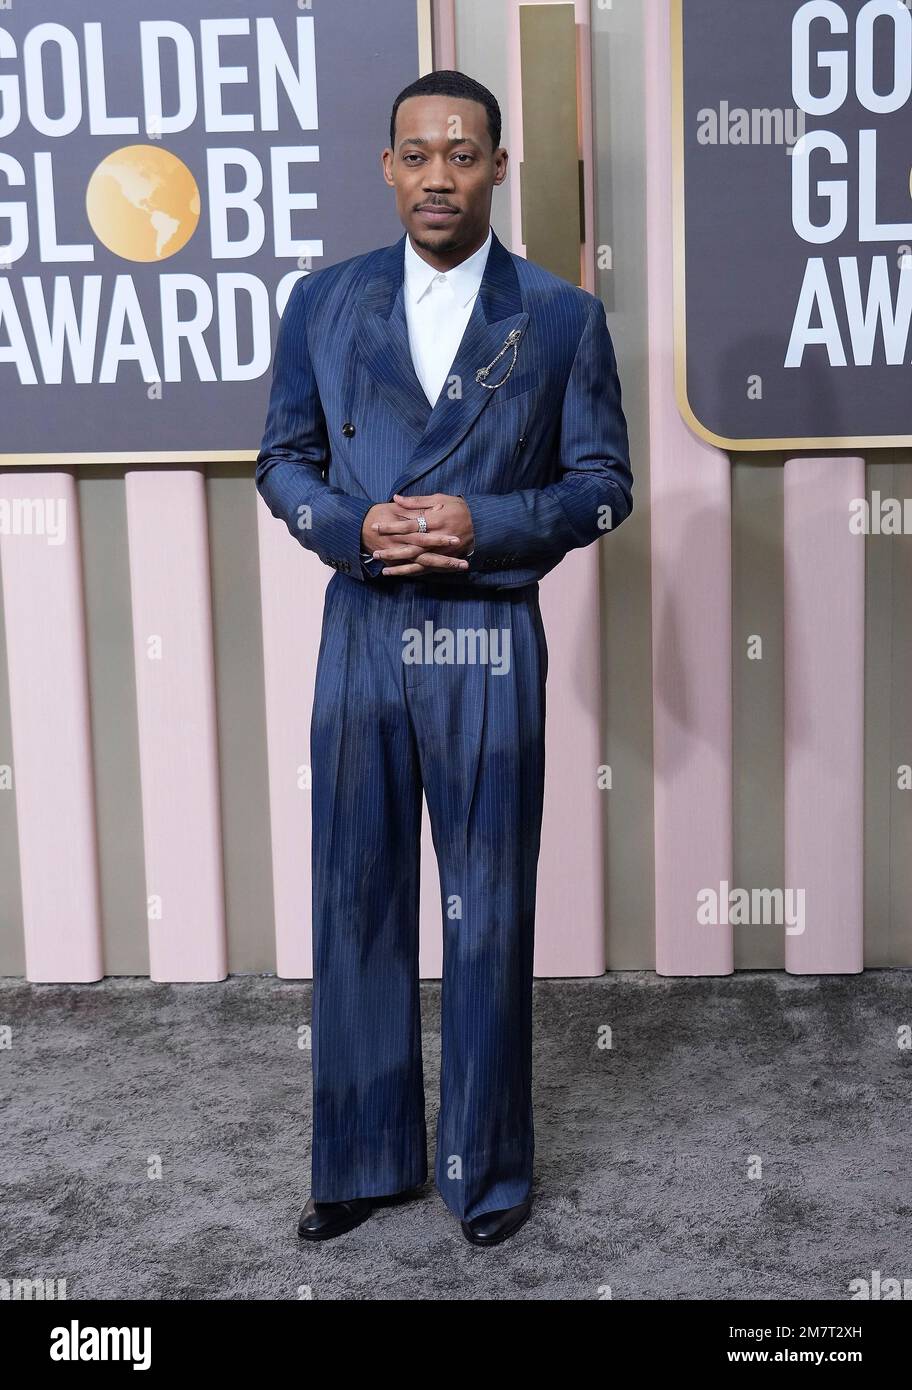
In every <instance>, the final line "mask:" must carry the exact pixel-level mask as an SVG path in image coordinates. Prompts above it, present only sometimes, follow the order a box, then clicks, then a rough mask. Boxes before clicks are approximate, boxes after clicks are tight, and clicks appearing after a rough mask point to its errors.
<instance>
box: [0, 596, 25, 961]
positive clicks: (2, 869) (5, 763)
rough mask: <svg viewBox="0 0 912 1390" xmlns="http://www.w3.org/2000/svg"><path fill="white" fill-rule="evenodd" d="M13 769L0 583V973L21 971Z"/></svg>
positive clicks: (22, 948) (22, 951) (22, 955)
mask: <svg viewBox="0 0 912 1390" xmlns="http://www.w3.org/2000/svg"><path fill="white" fill-rule="evenodd" d="M15 777H16V769H15V767H14V766H13V729H12V723H11V721H10V703H9V678H8V676H7V665H6V626H5V623H4V621H3V591H2V585H0V975H24V974H25V932H24V928H23V924H22V884H21V881H20V878H19V831H18V827H17V822H16V784H15Z"/></svg>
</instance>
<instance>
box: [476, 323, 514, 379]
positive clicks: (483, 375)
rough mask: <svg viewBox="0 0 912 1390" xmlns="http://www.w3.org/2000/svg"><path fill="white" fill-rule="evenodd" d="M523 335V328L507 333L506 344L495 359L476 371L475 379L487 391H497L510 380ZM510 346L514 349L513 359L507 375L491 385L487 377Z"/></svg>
mask: <svg viewBox="0 0 912 1390" xmlns="http://www.w3.org/2000/svg"><path fill="white" fill-rule="evenodd" d="M521 337H522V329H521V328H514V329H513V330H512V332H510V333H508V334H507V336H506V339H505V340H504V345H503V347H502V348H501V349H500V352H499V353H498V354H497V356H496V357H495V358H494V361H493V362H489V363H488V365H487V366H486V367H479V368H478V371H477V372H476V373H475V380H476V381H477V382H478V385H479V386H483V387H484V388H485V390H486V391H496V390H497V389H498V387H500V386H503V384H504V382H506V381H509V380H510V375H511V373H512V371H513V368H514V367H515V366H516V357H517V353H518V352H519V340H520V338H521ZM508 348H512V349H513V361H512V362H511V363H510V366H509V368H508V369H507V373H506V375H505V376H503V377H501V379H500V381H495V382H494V385H493V386H489V385H488V381H487V379H488V377H489V376H490V374H491V368H492V367H495V366H496V365H497V363H498V362H499V361H500V359H501V358H502V357H503V355H504V353H505V352H506V351H507V349H508Z"/></svg>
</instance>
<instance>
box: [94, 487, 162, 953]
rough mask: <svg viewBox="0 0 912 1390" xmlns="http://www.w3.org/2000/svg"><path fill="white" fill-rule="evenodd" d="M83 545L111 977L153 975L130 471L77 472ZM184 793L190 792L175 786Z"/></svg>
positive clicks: (103, 913) (104, 929)
mask: <svg viewBox="0 0 912 1390" xmlns="http://www.w3.org/2000/svg"><path fill="white" fill-rule="evenodd" d="M74 472H75V475H76V487H77V497H78V500H79V521H80V536H81V539H82V575H83V594H84V602H85V615H86V655H87V660H88V670H89V707H90V712H91V724H92V768H93V773H94V778H95V823H96V827H97V834H96V842H97V845H98V860H99V864H98V868H99V882H100V886H101V922H102V947H103V952H104V969H105V974H106V975H148V974H149V924H148V916H147V911H146V868H145V850H144V847H143V826H142V799H141V793H140V778H139V742H138V734H137V727H138V726H137V712H136V678H135V664H134V660H133V618H132V613H131V609H130V557H129V551H128V546H127V510H126V497H125V491H124V470H123V469H122V468H107V467H100V466H98V467H96V466H85V467H81V468H77V469H75V470H74ZM174 795H175V796H179V795H180V788H179V787H175V788H174Z"/></svg>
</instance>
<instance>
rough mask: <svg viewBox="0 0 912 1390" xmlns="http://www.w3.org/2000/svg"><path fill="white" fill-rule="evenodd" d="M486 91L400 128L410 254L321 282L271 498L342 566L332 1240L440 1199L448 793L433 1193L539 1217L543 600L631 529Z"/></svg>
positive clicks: (333, 589)
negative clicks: (428, 1044)
mask: <svg viewBox="0 0 912 1390" xmlns="http://www.w3.org/2000/svg"><path fill="white" fill-rule="evenodd" d="M500 137H501V119H500V110H499V107H498V105H497V102H496V101H495V99H494V97H493V96H492V95H491V93H490V92H489V91H487V89H486V88H484V87H482V86H480V85H479V84H478V83H476V82H474V81H472V79H470V78H468V77H466V76H464V75H463V74H462V73H456V72H436V73H432V74H431V75H429V76H427V77H424V78H422V79H420V80H419V81H418V82H416V83H414V84H412V86H410V87H408V88H406V90H405V91H404V92H402V93H401V94H400V96H399V97H398V98H397V100H396V103H395V105H394V107H393V113H392V120H391V128H390V148H388V149H386V150H384V152H383V156H382V158H383V172H384V177H385V178H386V181H387V183H388V184H389V186H390V187H391V188H392V189H394V190H395V195H396V205H397V209H398V212H399V216H400V218H401V220H402V223H403V226H404V227H405V235H404V236H403V237H402V238H400V240H399V241H397V242H396V243H395V244H394V245H392V246H387V247H383V248H382V249H381V250H379V251H372V252H369V253H368V254H366V255H363V256H356V257H354V258H353V259H351V260H348V261H345V262H343V263H342V264H340V265H334V266H329V267H326V268H324V269H322V270H320V271H318V272H317V273H316V274H313V275H309V276H306V277H304V278H302V279H301V280H299V281H298V282H297V283H296V284H295V286H294V288H293V290H292V292H291V295H290V297H289V300H288V303H287V305H286V308H285V312H284V315H283V317H282V322H281V326H280V331H279V337H278V341H277V345H276V352H275V360H274V370H273V385H272V394H271V398H270V403H269V412H268V417H267V421H266V430H265V434H264V438H263V443H262V448H261V450H260V453H259V457H258V460H257V468H256V484H257V488H258V489H259V492H260V493H261V495H262V496H263V498H264V499H265V501H266V503H267V504H268V506H269V509H270V511H271V512H272V513H273V515H274V516H276V517H279V518H281V519H282V520H283V521H284V522H285V524H286V525H287V527H288V529H289V531H290V532H291V534H292V535H293V536H294V537H295V539H296V540H298V541H299V542H300V543H301V545H303V546H304V547H306V548H307V549H308V550H312V551H314V552H315V553H316V554H317V555H318V556H319V557H320V559H321V560H322V561H323V562H324V563H325V564H327V565H330V566H331V567H332V568H333V569H334V570H335V571H336V573H335V574H334V575H333V577H332V579H331V580H330V583H329V585H328V586H327V590H326V598H325V603H324V614H323V629H322V638H321V643H320V653H319V660H318V666H317V676H316V686H315V694H314V706H313V715H312V724H311V759H312V773H313V908H314V916H313V930H314V986H313V989H314V993H313V1019H312V1024H313V1034H312V1036H313V1088H314V1110H313V1143H312V1190H311V1196H310V1198H309V1200H308V1202H307V1205H306V1206H305V1207H304V1210H303V1211H302V1213H301V1216H300V1220H299V1224H298V1231H299V1234H300V1235H301V1236H302V1237H304V1238H305V1239H309V1240H323V1239H327V1238H328V1237H331V1236H335V1235H339V1234H341V1233H342V1232H343V1231H346V1230H350V1229H351V1228H352V1227H353V1226H355V1225H357V1224H359V1223H360V1222H361V1221H363V1220H365V1219H366V1218H367V1217H368V1216H369V1215H370V1213H371V1210H372V1208H373V1207H374V1206H375V1205H377V1204H378V1203H380V1202H384V1201H391V1200H392V1201H399V1200H404V1199H405V1198H406V1197H408V1196H409V1195H410V1194H412V1193H413V1191H414V1189H415V1188H417V1187H419V1186H420V1185H421V1184H422V1183H424V1182H425V1181H426V1178H427V1133H426V1127H425V1114H424V1086H423V1073H422V1056H421V1020H420V1007H419V981H418V886H419V852H420V828H421V800H422V792H423V793H424V796H425V797H426V799H427V804H428V812H429V816H430V822H431V828H432V832H433V838H434V847H435V851H436V854H437V861H438V867H439V871H440V883H441V903H442V911H443V933H444V961H443V985H442V1001H441V1048H442V1066H441V1076H440V1110H439V1115H438V1119H437V1132H436V1140H437V1145H436V1160H435V1179H436V1184H437V1187H438V1189H439V1191H440V1194H441V1196H442V1197H443V1200H444V1202H445V1203H446V1205H447V1206H448V1207H449V1209H450V1210H451V1211H452V1212H453V1213H454V1214H455V1215H456V1216H458V1217H459V1218H460V1219H461V1229H462V1231H463V1234H464V1235H465V1237H466V1239H468V1240H469V1241H470V1242H472V1243H473V1244H476V1245H494V1244H497V1243H499V1242H500V1241H502V1240H505V1239H506V1238H507V1237H508V1236H510V1235H512V1234H513V1233H514V1232H515V1231H516V1230H518V1229H519V1227H520V1226H521V1225H522V1223H523V1221H525V1219H526V1218H527V1216H528V1215H529V1212H530V1209H531V1196H530V1193H531V1185H532V1159H533V1151H534V1142H533V1125H532V1094H531V1090H532V1088H531V1078H532V1066H531V1059H532V956H533V933H534V923H535V888H536V869H537V862H538V852H539V842H540V834H541V817H542V798H543V789H544V725H545V678H546V674H547V664H548V652H547V646H546V641H545V633H544V629H543V626H542V620H541V614H540V612H539V602H538V588H539V585H538V581H539V580H540V579H541V577H542V576H543V575H545V574H546V573H547V572H548V571H549V570H551V569H553V568H554V566H555V565H556V564H558V562H559V561H560V560H561V559H562V558H563V556H564V555H565V554H566V553H567V551H568V550H571V549H573V548H575V547H577V546H583V545H588V544H590V543H591V542H593V541H595V540H597V539H598V538H599V537H600V536H603V535H605V534H606V533H607V532H608V531H610V530H614V529H616V528H617V527H618V526H619V525H620V523H621V522H623V521H624V519H625V518H626V517H627V516H628V515H629V514H630V511H631V508H632V483H633V479H632V475H631V471H630V462H629V450H628V439H627V425H626V420H625V418H624V413H623V410H622V407H621V389H620V383H619V380H618V373H617V366H616V361H615V355H614V350H613V346H612V342H611V338H610V335H609V332H608V328H607V325H606V322H605V311H604V308H603V306H602V304H601V302H600V300H598V299H597V298H595V296H593V295H591V294H588V293H587V292H586V291H584V290H582V289H580V288H578V287H577V286H574V285H571V284H569V283H568V282H567V281H564V280H561V279H559V278H558V277H557V276H555V275H552V274H550V273H549V272H548V271H547V270H545V269H544V268H543V267H541V266H537V265H535V264H533V263H531V262H529V261H526V260H524V259H523V258H522V257H519V256H515V255H513V254H512V253H510V252H509V251H507V250H506V248H505V247H504V246H503V244H502V243H501V242H500V241H499V239H498V238H497V237H496V236H495V235H494V233H493V231H492V229H491V226H490V212H491V199H492V194H493V190H494V188H495V187H497V186H498V185H500V184H502V183H503V181H504V179H505V177H506V173H507V151H506V150H505V149H502V148H501V147H500Z"/></svg>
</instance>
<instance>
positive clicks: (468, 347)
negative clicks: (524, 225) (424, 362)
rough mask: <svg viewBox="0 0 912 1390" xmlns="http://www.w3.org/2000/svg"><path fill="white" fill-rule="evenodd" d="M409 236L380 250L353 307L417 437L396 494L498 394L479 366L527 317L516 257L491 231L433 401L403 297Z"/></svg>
mask: <svg viewBox="0 0 912 1390" xmlns="http://www.w3.org/2000/svg"><path fill="white" fill-rule="evenodd" d="M406 236H407V233H405V234H403V236H402V237H400V239H399V241H397V242H396V243H395V244H394V245H393V246H389V247H385V248H384V249H383V251H382V252H381V253H380V254H381V259H380V264H379V265H378V266H375V267H373V268H372V269H373V273H372V274H371V275H370V278H369V279H368V280H367V281H366V283H365V285H364V288H363V289H362V292H361V296H360V298H359V300H358V304H357V308H356V310H355V320H356V322H355V344H356V348H357V351H358V353H359V355H360V357H361V360H362V361H363V363H364V365H365V367H366V368H367V371H368V372H369V373H370V375H371V377H372V378H373V380H374V381H375V382H376V384H377V388H378V390H379V391H380V392H381V394H382V396H383V397H384V399H385V400H386V401H387V402H388V404H389V405H390V407H391V408H392V409H393V410H394V411H395V412H396V414H397V415H398V416H399V418H400V419H401V420H402V422H403V424H404V425H405V427H406V429H407V430H408V432H409V433H410V434H411V435H412V437H413V438H414V439H415V451H414V453H413V455H412V457H411V458H410V460H409V463H408V465H407V467H406V469H405V470H404V471H403V473H402V474H401V475H400V476H399V478H398V479H397V480H396V482H395V484H394V485H393V487H392V488H391V489H390V495H392V493H393V492H402V491H403V489H404V488H405V487H407V486H408V485H409V484H410V483H413V482H415V481H416V480H417V478H419V477H421V476H422V474H424V473H426V472H428V470H429V469H431V468H433V467H434V466H435V465H436V464H437V463H438V462H439V461H440V459H442V458H444V457H445V456H446V455H447V454H448V453H451V452H452V450H453V449H455V448H456V446H457V444H458V443H459V442H460V440H461V439H462V438H463V437H464V436H465V434H466V433H467V431H468V430H469V429H470V428H471V427H472V425H473V424H474V422H475V420H476V419H477V418H478V416H479V414H480V413H481V411H482V410H483V409H484V407H485V406H486V405H487V403H488V401H489V400H490V399H491V398H492V396H494V395H495V394H496V392H494V391H491V390H487V389H485V387H483V386H481V385H480V384H479V383H478V382H477V381H476V379H475V373H476V372H477V371H478V368H479V367H485V366H487V365H488V364H489V363H490V362H491V361H492V360H493V359H494V358H495V357H496V356H497V354H498V352H500V350H501V348H502V347H503V345H504V339H505V338H506V337H507V335H508V334H509V333H510V332H512V330H513V329H518V330H519V331H520V332H523V331H524V330H525V327H526V325H527V323H528V321H529V315H528V313H526V312H525V311H524V309H523V306H522V297H521V294H520V290H519V280H518V277H517V274H516V268H515V266H514V265H513V261H512V258H511V256H510V254H509V252H508V251H507V249H506V247H505V246H504V245H503V243H502V242H501V241H500V240H499V238H498V237H497V235H496V234H494V233H492V236H491V249H490V251H489V252H488V259H487V263H486V265H485V273H484V276H483V278H482V282H481V289H480V290H479V293H478V296H477V298H476V300H475V304H474V306H473V308H472V315H471V318H470V319H469V322H468V324H467V326H466V330H465V333H464V334H463V337H462V341H461V343H460V345H459V349H458V351H457V353H456V358H455V360H454V362H453V364H452V365H451V367H450V369H449V372H448V374H447V382H446V383H445V384H444V388H443V391H442V392H441V395H440V397H439V399H438V401H437V403H436V405H435V406H434V407H433V409H432V408H431V406H430V404H429V403H428V398H427V396H426V395H425V394H424V388H423V387H422V385H421V382H420V381H419V380H418V378H417V376H416V375H415V369H414V367H413V365H412V354H411V349H410V347H409V339H408V323H407V320H406V317H405V300H404V278H405V238H406ZM519 350H520V352H521V351H522V344H521V343H520V348H519ZM511 361H512V350H508V351H507V352H506V353H505V355H504V356H503V357H502V358H501V359H500V361H499V362H498V363H497V366H496V367H495V368H494V370H493V372H492V380H493V381H498V380H500V378H501V376H502V375H503V374H504V373H505V372H506V370H507V368H508V366H509V364H510V362H511ZM454 377H455V378H456V379H457V386H459V387H460V394H458V395H456V396H454V397H453V398H452V399H451V397H450V396H449V395H448V394H447V389H448V386H449V383H450V380H451V379H452V378H454Z"/></svg>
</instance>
